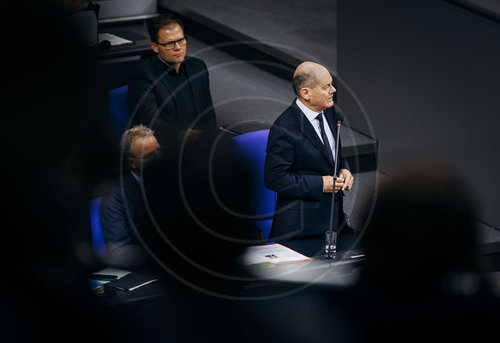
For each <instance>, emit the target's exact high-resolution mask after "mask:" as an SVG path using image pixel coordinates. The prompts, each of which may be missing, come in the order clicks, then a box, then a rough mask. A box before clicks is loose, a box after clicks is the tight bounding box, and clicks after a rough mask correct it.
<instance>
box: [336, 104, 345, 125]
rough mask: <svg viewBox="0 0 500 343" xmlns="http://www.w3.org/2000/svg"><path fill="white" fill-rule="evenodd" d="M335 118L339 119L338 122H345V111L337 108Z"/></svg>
mask: <svg viewBox="0 0 500 343" xmlns="http://www.w3.org/2000/svg"><path fill="white" fill-rule="evenodd" d="M335 120H336V121H337V124H339V123H343V122H344V120H345V115H344V111H342V110H341V109H340V108H336V109H335Z"/></svg>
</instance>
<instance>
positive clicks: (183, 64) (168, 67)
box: [156, 55, 187, 75]
mask: <svg viewBox="0 0 500 343" xmlns="http://www.w3.org/2000/svg"><path fill="white" fill-rule="evenodd" d="M186 58H187V57H186ZM186 58H185V59H184V61H183V62H181V63H180V65H181V66H180V67H179V73H177V72H176V71H175V66H174V65H171V64H168V63H167V62H165V61H163V60H161V59H160V57H159V56H158V55H156V60H157V63H158V64H159V65H160V66H161V67H162V68H165V69H166V70H167V72H168V73H169V74H172V75H179V74H180V73H182V72H183V71H184V70H185V69H186Z"/></svg>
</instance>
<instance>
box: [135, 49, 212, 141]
mask: <svg viewBox="0 0 500 343" xmlns="http://www.w3.org/2000/svg"><path fill="white" fill-rule="evenodd" d="M183 65H184V66H183V67H184V68H185V70H186V73H187V76H188V80H189V82H188V84H187V85H186V86H187V87H190V89H191V91H192V94H193V103H194V106H195V109H196V115H197V116H200V115H201V117H198V118H200V119H199V121H198V122H197V123H196V125H195V126H194V128H196V129H202V130H209V129H215V126H216V121H215V112H214V109H213V103H212V97H211V95H210V84H209V77H208V70H207V66H206V64H205V62H203V61H202V60H200V59H198V58H194V57H186V59H185V61H184V62H183ZM169 72H172V68H170V67H167V66H166V65H165V64H164V63H162V62H161V61H160V60H159V59H158V57H157V56H156V55H153V56H151V57H150V58H149V59H146V60H143V61H141V62H140V63H139V64H138V66H137V69H136V70H135V72H134V73H133V74H132V79H131V82H130V85H129V98H130V105H131V106H130V109H131V116H132V122H133V124H134V125H136V124H144V125H146V126H150V127H152V128H153V130H154V131H155V136H156V137H157V139H158V141H159V143H160V145H164V144H162V141H161V140H162V138H164V137H166V138H172V137H176V136H177V133H178V132H179V130H184V129H186V127H182V126H179V119H178V118H180V116H182V114H183V113H182V109H181V108H180V105H179V101H178V99H177V98H176V91H178V89H176V86H175V84H174V81H172V78H173V76H172V75H169Z"/></svg>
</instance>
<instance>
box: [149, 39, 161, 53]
mask: <svg viewBox="0 0 500 343" xmlns="http://www.w3.org/2000/svg"><path fill="white" fill-rule="evenodd" d="M151 49H153V51H154V52H155V54H157V53H159V52H160V49H158V45H157V44H156V43H154V42H151Z"/></svg>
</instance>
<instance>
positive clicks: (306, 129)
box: [291, 100, 333, 167]
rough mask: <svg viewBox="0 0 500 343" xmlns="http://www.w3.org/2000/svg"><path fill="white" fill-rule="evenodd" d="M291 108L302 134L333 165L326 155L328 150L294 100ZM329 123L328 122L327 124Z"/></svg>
mask: <svg viewBox="0 0 500 343" xmlns="http://www.w3.org/2000/svg"><path fill="white" fill-rule="evenodd" d="M291 107H292V110H293V111H294V112H295V118H296V120H297V122H298V124H299V125H298V126H299V128H300V130H301V133H302V135H303V136H304V137H305V138H306V139H307V140H308V141H309V142H311V144H312V145H313V146H314V147H315V148H316V149H318V150H319V151H320V152H321V154H323V156H324V157H325V159H326V160H327V161H328V162H329V163H330V165H331V166H332V167H333V161H331V160H330V157H329V156H328V152H327V151H326V147H325V145H324V144H323V142H322V141H321V139H320V138H319V136H318V134H317V133H316V130H315V129H314V127H313V126H312V124H311V122H310V121H309V119H307V117H306V116H305V114H304V113H302V111H301V109H300V108H299V107H298V106H297V104H296V103H295V100H294V102H293V104H292V106H291ZM328 125H330V124H328Z"/></svg>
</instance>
